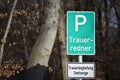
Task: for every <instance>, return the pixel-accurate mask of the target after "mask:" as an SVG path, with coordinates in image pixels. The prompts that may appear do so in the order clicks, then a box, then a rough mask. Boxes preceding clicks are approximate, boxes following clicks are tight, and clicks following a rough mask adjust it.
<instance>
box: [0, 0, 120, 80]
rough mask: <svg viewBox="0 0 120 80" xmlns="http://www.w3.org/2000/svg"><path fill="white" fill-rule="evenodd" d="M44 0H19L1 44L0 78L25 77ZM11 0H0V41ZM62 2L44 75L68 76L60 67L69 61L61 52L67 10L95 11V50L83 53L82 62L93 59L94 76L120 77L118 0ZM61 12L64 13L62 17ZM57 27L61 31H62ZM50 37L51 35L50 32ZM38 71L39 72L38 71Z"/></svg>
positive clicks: (101, 79)
mask: <svg viewBox="0 0 120 80" xmlns="http://www.w3.org/2000/svg"><path fill="white" fill-rule="evenodd" d="M46 2H48V0H18V2H17V5H16V7H15V11H14V13H13V18H12V21H11V24H10V26H11V28H10V30H9V33H8V36H7V39H6V43H5V47H4V52H3V59H2V64H1V65H2V67H1V68H0V78H1V79H2V80H5V79H11V80H14V79H16V80H17V79H18V80H24V79H25V76H23V75H25V74H26V71H27V69H26V67H27V64H28V62H29V61H28V60H29V56H30V54H31V51H32V49H33V46H34V44H35V42H36V40H37V39H38V35H39V34H40V33H41V32H40V30H41V25H43V24H45V18H46V16H44V14H46V13H44V10H45V9H44V8H45V6H46V5H44V4H45V3H46ZM13 3H14V0H0V40H1V42H0V45H1V44H2V42H4V41H3V39H2V38H3V35H4V33H5V31H6V27H7V22H8V19H9V16H10V12H11V9H12V7H13ZM61 6H62V7H61V10H60V20H59V21H60V22H59V28H58V34H57V36H56V40H55V43H54V47H53V49H52V54H51V55H50V59H49V63H48V65H49V66H48V67H47V70H46V74H45V79H46V80H67V79H66V78H65V71H62V70H65V66H64V64H65V63H66V62H67V61H68V58H67V56H66V55H63V53H65V40H64V37H65V33H66V31H67V30H66V24H65V23H64V22H65V19H64V18H66V12H67V11H95V18H96V21H95V24H96V25H95V31H96V32H95V33H96V36H95V37H96V54H95V55H94V56H83V57H84V62H95V63H96V79H95V80H120V76H119V74H120V64H119V63H120V0H61ZM61 16H64V17H63V19H62V17H61ZM62 20H64V22H62ZM62 28H63V29H62ZM43 30H44V28H43ZM60 31H61V32H62V31H63V32H62V33H63V34H62V33H61V32H60ZM61 37H62V38H61ZM49 38H50V39H51V36H50V37H49ZM62 43H63V45H62ZM62 50H63V51H62ZM68 57H69V60H70V61H77V56H68ZM65 58H67V59H65ZM63 59H64V60H65V62H64V60H63ZM62 65H63V66H62ZM39 66H40V65H39V64H37V65H36V66H35V68H34V69H32V70H33V71H36V69H37V70H38V71H40V70H39V68H38V67H39ZM41 73H42V72H38V75H39V74H41ZM28 77H29V76H28ZM31 77H32V76H31ZM63 77H64V78H63Z"/></svg>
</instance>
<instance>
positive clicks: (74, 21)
mask: <svg viewBox="0 0 120 80" xmlns="http://www.w3.org/2000/svg"><path fill="white" fill-rule="evenodd" d="M67 54H68V55H79V57H78V61H79V63H75V64H72V63H71V64H70V63H68V66H67V70H68V73H67V74H68V78H79V80H82V79H83V78H84V79H86V78H95V69H94V68H95V65H94V63H82V55H95V12H93V11H68V12H67ZM82 65H84V66H86V67H87V68H88V67H91V68H92V70H87V69H86V70H81V68H82ZM87 65H88V66H87ZM74 68H75V69H74ZM76 68H78V69H76ZM77 73H78V74H77ZM83 73H87V74H86V75H83ZM71 74H72V75H71ZM76 74H77V75H76Z"/></svg>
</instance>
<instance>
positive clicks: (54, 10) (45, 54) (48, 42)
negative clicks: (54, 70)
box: [26, 0, 60, 80]
mask: <svg viewBox="0 0 120 80" xmlns="http://www.w3.org/2000/svg"><path fill="white" fill-rule="evenodd" d="M59 10H60V0H46V2H45V9H44V18H45V19H44V20H45V23H44V25H42V26H41V29H40V34H39V37H38V40H37V41H36V43H35V45H34V47H33V50H32V52H31V54H30V58H29V62H28V66H27V69H28V70H27V76H26V77H27V80H43V78H44V75H45V70H46V67H47V66H48V61H49V57H50V55H51V51H52V48H53V44H54V41H55V37H56V32H57V28H58V19H59ZM37 64H38V65H37ZM36 65H37V66H36ZM33 71H34V72H33ZM36 74H37V75H36ZM31 76H32V77H31ZM30 77H31V78H30Z"/></svg>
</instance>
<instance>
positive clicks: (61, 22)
mask: <svg viewBox="0 0 120 80" xmlns="http://www.w3.org/2000/svg"><path fill="white" fill-rule="evenodd" d="M65 32H66V30H65V14H64V11H63V9H61V10H60V19H59V26H58V36H59V37H58V38H59V46H60V54H61V60H62V71H63V80H68V79H67V77H66V64H67V62H68V61H69V59H68V56H67V53H66V40H65V39H66V38H65Z"/></svg>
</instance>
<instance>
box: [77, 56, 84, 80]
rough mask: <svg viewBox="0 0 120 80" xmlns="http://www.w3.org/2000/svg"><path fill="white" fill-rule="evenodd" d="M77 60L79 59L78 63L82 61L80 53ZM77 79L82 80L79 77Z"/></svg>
mask: <svg viewBox="0 0 120 80" xmlns="http://www.w3.org/2000/svg"><path fill="white" fill-rule="evenodd" d="M78 61H79V62H80V63H82V62H83V60H82V56H81V55H79V56H78ZM79 80H82V79H79Z"/></svg>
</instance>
